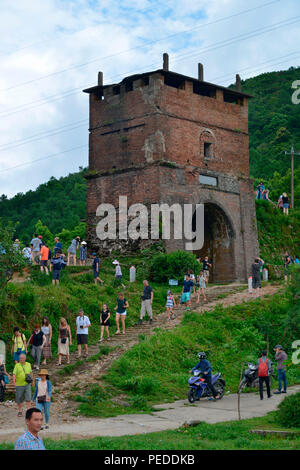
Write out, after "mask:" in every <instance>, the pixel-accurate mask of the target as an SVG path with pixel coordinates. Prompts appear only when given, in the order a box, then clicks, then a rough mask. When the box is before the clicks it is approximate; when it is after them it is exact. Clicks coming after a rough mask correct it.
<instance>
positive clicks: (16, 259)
mask: <svg viewBox="0 0 300 470" xmlns="http://www.w3.org/2000/svg"><path fill="white" fill-rule="evenodd" d="M13 233H14V226H13V224H12V223H8V224H7V225H6V226H5V225H4V224H3V222H2V221H1V219H0V241H1V243H0V304H1V302H4V300H5V297H6V287H7V283H8V282H9V281H10V280H11V279H12V277H13V274H14V273H15V272H18V271H20V270H21V269H22V268H23V267H24V266H25V264H26V263H25V260H24V257H23V256H22V255H21V254H20V253H19V251H18V250H16V249H15V247H14V246H13V244H12V237H13Z"/></svg>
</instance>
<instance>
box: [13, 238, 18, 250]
mask: <svg viewBox="0 0 300 470" xmlns="http://www.w3.org/2000/svg"><path fill="white" fill-rule="evenodd" d="M13 248H14V250H15V251H16V252H19V251H20V240H19V239H18V238H16V239H15V241H14V244H13Z"/></svg>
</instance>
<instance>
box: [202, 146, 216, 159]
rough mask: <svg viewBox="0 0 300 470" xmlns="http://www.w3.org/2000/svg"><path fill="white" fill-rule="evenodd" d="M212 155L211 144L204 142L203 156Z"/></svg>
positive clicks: (209, 156) (210, 156)
mask: <svg viewBox="0 0 300 470" xmlns="http://www.w3.org/2000/svg"><path fill="white" fill-rule="evenodd" d="M213 156H214V153H213V144H212V143H211V142H204V158H212V157H213Z"/></svg>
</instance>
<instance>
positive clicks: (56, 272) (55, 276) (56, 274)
mask: <svg viewBox="0 0 300 470" xmlns="http://www.w3.org/2000/svg"><path fill="white" fill-rule="evenodd" d="M52 279H53V280H55V281H59V280H60V270H58V269H53V271H52Z"/></svg>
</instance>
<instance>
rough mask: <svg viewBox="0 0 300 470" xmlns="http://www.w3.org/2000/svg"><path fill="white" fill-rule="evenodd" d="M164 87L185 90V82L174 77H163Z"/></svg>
mask: <svg viewBox="0 0 300 470" xmlns="http://www.w3.org/2000/svg"><path fill="white" fill-rule="evenodd" d="M165 85H167V86H171V87H173V88H178V89H180V90H184V89H185V81H184V80H182V78H180V77H174V76H168V75H166V76H165Z"/></svg>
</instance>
